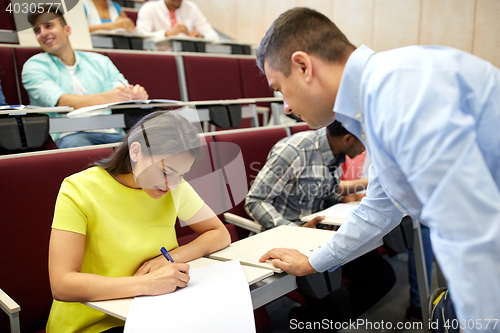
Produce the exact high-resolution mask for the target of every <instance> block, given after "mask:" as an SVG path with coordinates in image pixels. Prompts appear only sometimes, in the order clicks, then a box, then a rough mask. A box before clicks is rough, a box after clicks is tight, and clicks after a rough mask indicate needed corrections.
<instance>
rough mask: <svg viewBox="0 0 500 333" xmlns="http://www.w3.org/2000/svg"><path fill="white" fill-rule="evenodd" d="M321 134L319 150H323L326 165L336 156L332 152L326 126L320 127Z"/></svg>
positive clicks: (319, 133)
mask: <svg viewBox="0 0 500 333" xmlns="http://www.w3.org/2000/svg"><path fill="white" fill-rule="evenodd" d="M318 135H319V140H318V144H319V147H318V148H319V150H320V151H321V155H322V156H323V162H324V164H325V165H328V163H330V161H331V160H332V159H334V158H335V156H334V155H333V153H332V148H331V147H330V143H329V142H328V138H327V137H326V127H323V128H320V129H319V130H318Z"/></svg>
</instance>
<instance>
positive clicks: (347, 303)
mask: <svg viewBox="0 0 500 333" xmlns="http://www.w3.org/2000/svg"><path fill="white" fill-rule="evenodd" d="M364 149H365V148H364V146H363V144H362V143H361V141H359V140H358V139H357V138H356V137H355V136H354V135H352V134H351V133H349V132H348V131H347V130H346V129H345V128H344V127H343V126H342V124H340V123H339V122H338V121H334V122H333V123H331V124H330V125H328V126H327V127H326V128H321V129H319V130H317V131H305V132H299V133H297V134H295V135H292V136H290V137H288V138H285V139H282V140H280V141H279V142H278V143H277V144H276V145H275V146H274V147H273V148H272V149H271V152H270V153H269V156H268V159H267V161H266V164H265V165H264V167H263V168H262V169H261V171H260V172H259V174H258V175H257V177H256V178H255V181H254V183H253V184H252V187H251V188H250V191H249V192H248V194H247V197H246V200H245V210H246V211H247V213H248V214H249V215H250V216H251V217H253V218H254V219H255V220H256V221H257V222H259V223H260V224H261V225H262V226H263V227H264V229H271V228H274V227H276V226H280V225H297V226H302V227H308V228H316V227H317V225H318V223H321V221H322V220H323V219H324V217H316V218H314V219H313V220H311V221H308V222H302V221H301V218H302V217H304V216H307V215H310V214H313V213H316V212H319V211H321V210H324V209H326V208H328V207H330V206H332V205H334V204H336V203H338V202H343V198H344V197H343V196H344V195H349V194H351V193H354V192H355V191H356V190H357V191H361V190H364V189H365V188H366V187H367V185H368V179H366V178H365V179H358V180H351V181H341V180H340V178H341V175H342V166H341V164H342V163H344V162H345V156H346V155H347V156H349V157H350V158H354V157H356V156H357V155H359V154H361V153H362V152H363V151H364ZM342 277H343V279H347V280H348V281H349V283H348V284H347V287H346V286H342V288H341V289H340V290H337V291H335V292H333V293H331V294H329V295H328V296H326V297H325V298H323V299H321V300H319V301H318V300H315V299H312V298H309V297H307V296H305V297H306V299H307V302H308V304H309V306H307V307H301V308H299V309H294V310H292V314H291V317H295V319H297V320H298V321H300V322H304V323H305V322H321V321H322V320H323V319H329V320H333V321H335V322H342V321H345V320H348V319H355V318H357V317H358V316H359V315H361V314H362V313H363V312H365V311H366V310H368V309H370V308H371V307H372V306H373V305H375V304H376V303H377V302H378V301H379V300H380V299H381V298H382V297H383V296H384V295H385V294H387V293H388V292H389V290H391V288H392V287H393V286H394V283H395V281H396V277H395V274H394V271H393V269H392V267H391V265H390V264H389V263H388V262H387V261H386V260H385V259H383V258H382V257H380V255H378V253H377V252H376V251H375V250H374V251H371V252H369V253H367V254H365V255H363V256H361V257H359V258H357V259H355V260H353V261H352V262H350V263H348V264H346V265H344V266H343V267H342ZM291 319H293V318H291Z"/></svg>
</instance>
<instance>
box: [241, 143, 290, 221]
mask: <svg viewBox="0 0 500 333" xmlns="http://www.w3.org/2000/svg"><path fill="white" fill-rule="evenodd" d="M298 158H299V153H298V151H297V149H296V148H294V147H292V146H290V145H284V146H282V145H276V146H275V147H274V148H273V150H271V153H270V154H269V158H268V159H267V161H266V164H265V165H264V167H263V168H262V170H261V171H260V172H259V174H258V175H257V177H256V178H255V181H254V183H253V184H252V187H251V188H250V191H249V192H248V194H247V196H246V198H245V210H246V211H247V213H248V214H249V215H250V216H251V217H252V218H254V219H255V220H256V221H257V222H259V223H260V224H261V225H262V226H263V227H264V228H265V229H271V228H274V227H276V226H279V225H286V224H290V223H291V221H289V220H287V219H285V218H284V217H283V215H282V214H280V213H279V212H278V211H277V210H276V208H275V207H274V205H273V199H275V198H276V197H278V196H280V195H282V192H283V191H284V190H285V185H286V184H287V182H288V181H289V180H290V179H295V178H296V175H295V171H294V170H293V168H292V167H291V164H293V161H295V160H296V159H298Z"/></svg>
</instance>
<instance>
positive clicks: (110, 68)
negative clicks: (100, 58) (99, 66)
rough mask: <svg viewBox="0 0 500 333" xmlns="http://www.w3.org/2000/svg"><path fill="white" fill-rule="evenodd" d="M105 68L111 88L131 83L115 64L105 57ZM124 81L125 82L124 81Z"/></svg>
mask: <svg viewBox="0 0 500 333" xmlns="http://www.w3.org/2000/svg"><path fill="white" fill-rule="evenodd" d="M104 69H105V70H106V73H107V74H106V75H107V77H108V80H107V82H109V83H111V89H112V88H114V87H118V86H123V83H125V84H129V82H128V81H127V79H126V78H125V76H123V74H122V73H120V71H119V70H118V68H116V66H115V64H113V62H112V61H111V59H109V58H108V57H105V60H104ZM122 82H123V83H122Z"/></svg>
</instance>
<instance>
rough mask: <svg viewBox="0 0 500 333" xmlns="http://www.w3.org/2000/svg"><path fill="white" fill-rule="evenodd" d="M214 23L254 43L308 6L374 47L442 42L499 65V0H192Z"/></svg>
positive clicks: (355, 39)
mask: <svg viewBox="0 0 500 333" xmlns="http://www.w3.org/2000/svg"><path fill="white" fill-rule="evenodd" d="M192 1H194V2H195V3H196V4H198V6H199V7H200V8H201V10H202V11H203V12H204V13H205V15H206V16H207V18H208V19H209V21H210V22H211V23H212V24H213V26H214V27H215V28H217V29H218V30H220V31H222V32H223V33H225V34H227V35H229V36H231V37H233V38H236V39H237V40H240V41H243V42H251V43H255V44H258V43H259V42H260V40H261V39H262V37H263V36H264V34H265V32H266V30H267V28H268V27H269V26H270V25H271V23H272V22H273V21H274V20H275V19H276V18H277V17H278V16H279V14H281V13H282V12H284V11H286V10H288V9H290V8H293V7H296V6H307V7H311V8H314V9H316V10H318V11H320V12H322V13H323V14H325V15H326V16H328V17H329V18H330V19H332V20H333V21H334V22H335V23H336V24H337V25H338V27H339V28H340V29H341V30H342V31H343V32H344V33H345V35H346V36H347V38H349V40H350V41H351V42H352V43H353V44H355V45H357V46H359V45H361V44H365V45H367V46H369V47H371V48H373V49H374V50H375V51H385V50H389V49H393V48H396V47H401V46H406V45H414V44H422V45H446V46H451V47H455V48H458V49H462V50H464V51H467V52H470V53H473V54H476V55H478V56H480V57H482V58H484V59H486V60H488V61H491V62H492V63H493V64H494V65H495V66H497V67H500V19H499V17H500V0H192Z"/></svg>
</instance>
